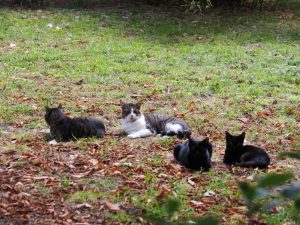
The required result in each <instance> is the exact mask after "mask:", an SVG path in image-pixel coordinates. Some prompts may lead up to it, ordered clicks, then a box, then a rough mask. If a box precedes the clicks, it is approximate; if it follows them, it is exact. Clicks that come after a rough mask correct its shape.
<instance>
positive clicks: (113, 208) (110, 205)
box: [102, 200, 121, 212]
mask: <svg viewBox="0 0 300 225" xmlns="http://www.w3.org/2000/svg"><path fill="white" fill-rule="evenodd" d="M102 202H103V204H104V205H105V206H106V207H107V208H108V209H109V210H110V211H113V212H117V211H120V210H121V209H120V207H119V206H118V205H116V204H113V203H111V202H109V201H106V200H104V201H102Z"/></svg>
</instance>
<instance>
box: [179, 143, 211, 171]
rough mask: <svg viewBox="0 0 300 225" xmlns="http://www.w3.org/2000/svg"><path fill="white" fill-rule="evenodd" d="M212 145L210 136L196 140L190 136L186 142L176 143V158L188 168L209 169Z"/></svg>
mask: <svg viewBox="0 0 300 225" xmlns="http://www.w3.org/2000/svg"><path fill="white" fill-rule="evenodd" d="M211 156H212V145H211V143H210V142H209V139H208V138H205V139H204V140H202V141H195V140H193V139H192V138H189V140H187V141H186V142H185V143H183V144H178V145H175V147H174V157H175V159H176V160H177V161H178V162H179V163H180V164H182V165H183V166H185V167H186V168H188V169H192V170H204V171H208V170H209V169H210V168H211Z"/></svg>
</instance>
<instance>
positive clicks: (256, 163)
mask: <svg viewBox="0 0 300 225" xmlns="http://www.w3.org/2000/svg"><path fill="white" fill-rule="evenodd" d="M237 165H238V166H241V167H247V168H257V167H258V168H259V169H264V168H267V167H268V165H269V163H267V162H264V161H255V160H251V161H246V162H240V163H238V164H237Z"/></svg>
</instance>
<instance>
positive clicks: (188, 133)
mask: <svg viewBox="0 0 300 225" xmlns="http://www.w3.org/2000/svg"><path fill="white" fill-rule="evenodd" d="M191 135H192V130H191V129H189V128H188V129H185V130H180V131H178V132H177V137H178V138H180V139H183V138H190V137H191Z"/></svg>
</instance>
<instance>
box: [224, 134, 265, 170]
mask: <svg viewBox="0 0 300 225" xmlns="http://www.w3.org/2000/svg"><path fill="white" fill-rule="evenodd" d="M244 139H245V132H243V133H242V134H240V135H238V136H233V135H231V134H230V133H229V132H227V131H226V150H225V155H224V159H223V162H224V163H225V164H228V165H232V164H234V165H237V166H241V167H251V168H256V167H258V168H259V169H263V168H267V167H268V165H269V164H270V157H269V155H268V153H266V151H265V150H263V149H261V148H258V147H255V146H252V145H243V144H244Z"/></svg>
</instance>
